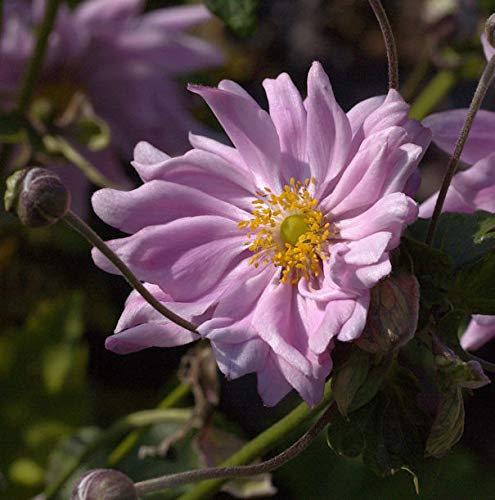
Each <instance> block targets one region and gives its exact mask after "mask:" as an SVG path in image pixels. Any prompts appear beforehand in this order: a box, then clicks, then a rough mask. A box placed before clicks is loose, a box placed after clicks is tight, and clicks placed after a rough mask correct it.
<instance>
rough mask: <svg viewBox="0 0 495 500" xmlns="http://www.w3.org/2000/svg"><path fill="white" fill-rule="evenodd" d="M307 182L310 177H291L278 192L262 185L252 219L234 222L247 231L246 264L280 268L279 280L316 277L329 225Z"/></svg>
mask: <svg viewBox="0 0 495 500" xmlns="http://www.w3.org/2000/svg"><path fill="white" fill-rule="evenodd" d="M310 183H313V184H314V179H313V180H311V181H310V179H306V180H305V181H304V182H300V181H297V182H296V181H295V180H294V179H291V180H290V183H289V184H288V185H286V186H284V188H283V190H282V192H281V193H280V194H278V195H276V194H274V193H273V192H272V191H271V190H270V189H269V188H267V187H265V188H263V190H260V191H258V192H257V194H258V196H259V197H258V198H257V199H255V200H253V202H252V203H253V206H254V208H253V210H252V212H251V215H252V218H251V219H249V220H243V221H241V222H239V224H238V225H239V229H243V230H244V229H248V231H249V232H248V233H247V235H246V236H247V238H248V240H249V241H248V242H247V243H246V245H247V246H248V248H249V250H251V252H253V254H254V255H253V256H252V257H251V259H250V260H249V263H250V264H252V265H254V266H255V267H258V266H259V265H260V264H264V265H267V264H270V263H272V264H273V265H274V266H276V267H281V268H282V274H281V277H280V282H281V283H285V282H286V281H290V283H291V284H293V285H295V284H296V283H297V282H298V281H299V280H300V279H301V278H303V277H304V278H306V279H310V278H311V277H313V276H318V274H319V272H320V267H321V261H322V260H324V259H325V253H326V250H327V248H328V238H329V236H330V233H331V228H330V223H328V222H327V221H326V219H325V217H324V216H323V214H322V212H321V211H320V210H319V209H318V201H317V200H316V199H314V198H313V196H312V195H311V193H310V191H309V185H310Z"/></svg>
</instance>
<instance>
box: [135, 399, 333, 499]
mask: <svg viewBox="0 0 495 500" xmlns="http://www.w3.org/2000/svg"><path fill="white" fill-rule="evenodd" d="M332 414H333V407H332V405H330V406H329V407H328V408H327V409H326V411H325V412H324V413H323V415H321V416H320V417H319V418H318V420H317V421H316V422H315V423H314V425H313V426H312V427H311V428H310V429H309V430H307V431H306V432H305V433H304V434H303V435H302V436H301V437H300V438H299V439H298V440H297V441H296V442H295V443H294V444H292V445H291V446H289V448H287V449H286V450H284V451H283V452H282V453H279V454H278V455H276V456H274V457H273V458H270V459H269V460H265V461H264V462H259V463H256V464H252V465H235V466H233V467H207V468H205V469H193V470H189V471H185V472H178V473H176V474H169V475H167V476H161V477H156V478H153V479H147V480H145V481H141V482H139V483H135V485H134V486H135V487H136V491H137V494H138V496H141V495H146V494H147V493H154V492H158V491H163V490H166V489H169V488H173V487H175V486H180V485H183V484H188V483H192V482H196V481H202V480H205V479H214V478H221V479H231V478H234V477H237V478H239V477H249V476H256V475H258V474H266V473H267V472H270V471H272V470H275V469H278V468H279V467H282V466H283V465H285V464H286V463H287V462H289V461H290V460H293V459H294V458H295V457H297V456H298V455H299V454H300V453H302V452H303V451H304V450H305V449H306V448H307V447H308V446H309V445H310V444H311V443H312V442H313V441H314V439H315V438H317V437H318V435H319V434H320V433H321V432H322V431H323V430H324V429H325V427H326V426H327V425H328V424H329V423H330V419H331V417H332Z"/></svg>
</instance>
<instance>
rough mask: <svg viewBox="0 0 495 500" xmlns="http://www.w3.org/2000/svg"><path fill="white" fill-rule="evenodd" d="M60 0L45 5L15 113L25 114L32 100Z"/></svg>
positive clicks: (51, 0) (50, 0)
mask: <svg viewBox="0 0 495 500" xmlns="http://www.w3.org/2000/svg"><path fill="white" fill-rule="evenodd" d="M60 1H61V0H48V1H47V4H46V9H45V14H44V16H43V20H42V21H41V25H40V26H39V28H38V36H37V38H36V45H35V47H34V51H33V53H32V55H31V58H30V59H29V62H28V66H27V69H26V72H25V74H24V79H23V81H22V85H21V90H20V92H19V96H18V98H17V109H16V110H17V111H18V112H19V113H25V112H26V110H27V109H28V107H29V105H30V104H31V99H32V98H33V94H34V90H35V86H36V81H37V79H38V75H39V73H40V71H41V68H42V66H43V61H44V58H45V52H46V48H47V46H48V39H49V37H50V33H51V31H52V28H53V25H54V24H55V19H56V17H57V10H58V7H59V5H60Z"/></svg>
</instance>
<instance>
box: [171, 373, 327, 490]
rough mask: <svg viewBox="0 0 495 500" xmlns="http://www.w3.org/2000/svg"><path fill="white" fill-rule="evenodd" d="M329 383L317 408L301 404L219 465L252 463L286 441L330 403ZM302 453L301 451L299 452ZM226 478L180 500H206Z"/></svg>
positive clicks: (201, 484) (202, 484)
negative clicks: (290, 434) (293, 432)
mask: <svg viewBox="0 0 495 500" xmlns="http://www.w3.org/2000/svg"><path fill="white" fill-rule="evenodd" d="M332 399H333V398H332V392H331V387H330V382H327V384H326V386H325V394H324V396H323V399H322V401H321V402H320V404H318V406H316V407H315V408H313V409H311V408H309V407H308V405H307V404H306V403H301V404H300V405H299V406H297V407H296V408H295V409H294V410H292V411H291V412H290V413H289V414H288V415H286V416H285V417H284V418H282V419H281V420H279V421H278V422H277V423H275V424H274V425H272V426H271V427H270V428H268V429H267V430H266V431H264V432H262V433H261V434H259V435H258V436H257V437H256V438H254V439H253V440H252V441H250V442H249V443H247V444H246V445H245V446H244V447H243V448H242V449H241V450H239V451H238V452H237V453H235V454H234V455H232V456H231V457H230V458H229V459H228V460H226V461H225V462H223V463H222V464H221V467H235V466H239V465H244V464H248V463H250V462H252V461H253V460H255V459H256V458H258V457H260V456H262V455H264V454H265V453H267V452H268V451H270V450H271V449H273V448H274V447H275V446H277V445H278V444H280V443H281V442H283V441H284V440H285V439H287V436H288V435H289V433H291V432H292V431H294V430H296V429H297V428H299V426H301V425H302V424H303V423H304V422H307V421H308V420H309V419H311V418H312V417H314V416H316V415H317V414H318V413H319V412H321V411H322V410H323V409H324V408H326V407H327V406H328V405H329V404H330V402H331V401H332ZM301 451H302V450H301ZM226 480H227V479H226V478H222V479H210V480H209V481H204V482H202V483H200V484H198V485H197V486H196V487H195V488H194V489H193V490H191V491H190V492H188V493H185V494H184V495H182V496H181V497H180V500H206V499H208V498H211V497H212V496H213V495H214V494H215V493H216V492H217V491H218V490H219V489H220V488H221V487H222V485H223V484H224V483H225V482H226Z"/></svg>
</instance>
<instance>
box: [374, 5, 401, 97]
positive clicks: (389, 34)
mask: <svg viewBox="0 0 495 500" xmlns="http://www.w3.org/2000/svg"><path fill="white" fill-rule="evenodd" d="M369 3H370V5H371V8H372V9H373V12H374V13H375V16H376V18H377V20H378V24H379V25H380V29H381V30H382V34H383V40H384V42H385V48H386V50H387V60H388V88H389V89H395V90H399V58H398V56H397V46H396V45H395V38H394V33H393V31H392V27H391V26H390V22H389V20H388V17H387V13H386V12H385V9H384V8H383V5H382V2H381V1H380V0H369Z"/></svg>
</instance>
